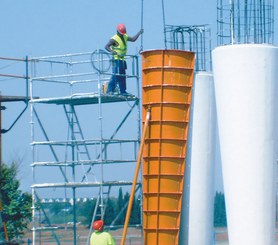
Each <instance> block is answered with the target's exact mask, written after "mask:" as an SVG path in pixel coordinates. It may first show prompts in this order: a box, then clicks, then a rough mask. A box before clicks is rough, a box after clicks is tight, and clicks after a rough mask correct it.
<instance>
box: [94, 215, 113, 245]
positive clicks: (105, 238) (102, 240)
mask: <svg viewBox="0 0 278 245" xmlns="http://www.w3.org/2000/svg"><path fill="white" fill-rule="evenodd" d="M93 228H94V232H93V233H92V235H91V237H90V245H115V241H114V238H113V237H112V236H111V234H110V233H109V232H106V231H103V228H104V222H103V220H96V221H95V222H94V223H93Z"/></svg>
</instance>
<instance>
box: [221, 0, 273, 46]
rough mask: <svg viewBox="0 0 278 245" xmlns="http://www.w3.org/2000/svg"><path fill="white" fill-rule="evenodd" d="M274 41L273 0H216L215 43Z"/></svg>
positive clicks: (268, 42)
mask: <svg viewBox="0 0 278 245" xmlns="http://www.w3.org/2000/svg"><path fill="white" fill-rule="evenodd" d="M273 42H274V0H229V1H228V0H217V43H218V45H226V44H243V43H266V44H273Z"/></svg>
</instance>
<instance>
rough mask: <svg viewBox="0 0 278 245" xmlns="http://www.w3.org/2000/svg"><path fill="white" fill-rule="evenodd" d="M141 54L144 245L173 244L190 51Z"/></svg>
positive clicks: (191, 65)
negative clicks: (145, 125) (147, 117)
mask: <svg viewBox="0 0 278 245" xmlns="http://www.w3.org/2000/svg"><path fill="white" fill-rule="evenodd" d="M142 57H143V58H142V69H143V72H142V73H143V75H142V78H143V82H142V85H143V91H142V104H143V118H145V115H146V112H147V109H148V108H149V107H150V109H151V119H150V122H149V130H148V134H147V136H146V138H145V142H144V143H145V145H144V151H143V229H144V245H154V244H159V245H163V244H171V245H174V244H178V240H179V229H180V217H181V209H182V193H183V182H184V173H185V156H186V142H187V135H188V126H189V115H190V104H191V97H192V96H191V95H192V83H193V76H194V62H195V59H194V53H192V52H186V51H180V50H152V51H144V52H143V53H142ZM143 123H144V122H143Z"/></svg>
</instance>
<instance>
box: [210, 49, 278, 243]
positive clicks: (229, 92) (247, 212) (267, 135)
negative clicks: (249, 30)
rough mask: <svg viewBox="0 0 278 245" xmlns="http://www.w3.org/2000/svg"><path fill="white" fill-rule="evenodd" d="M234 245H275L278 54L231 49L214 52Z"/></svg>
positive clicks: (220, 130)
mask: <svg viewBox="0 0 278 245" xmlns="http://www.w3.org/2000/svg"><path fill="white" fill-rule="evenodd" d="M212 60H213V71H214V82H215V95H216V108H217V117H218V127H219V138H220V150H221V158H222V170H223V183H224V191H225V198H226V199H225V201H226V210H227V221H228V232H229V241H230V242H229V244H230V245H247V244H256V245H273V244H274V234H275V173H276V159H277V138H278V137H277V130H278V120H277V112H278V111H277V109H278V48H277V47H274V46H271V45H262V44H241V45H229V46H222V47H218V48H216V49H215V50H214V51H213V52H212Z"/></svg>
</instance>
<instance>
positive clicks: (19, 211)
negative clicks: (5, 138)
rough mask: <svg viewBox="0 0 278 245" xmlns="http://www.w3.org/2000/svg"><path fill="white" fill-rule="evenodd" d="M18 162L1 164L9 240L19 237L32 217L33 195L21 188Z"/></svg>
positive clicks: (2, 190) (5, 219)
mask: <svg viewBox="0 0 278 245" xmlns="http://www.w3.org/2000/svg"><path fill="white" fill-rule="evenodd" d="M17 167H18V166H17V164H16V163H12V164H11V165H10V166H8V165H6V164H3V163H2V165H1V182H0V190H1V195H2V205H3V221H5V222H6V225H7V230H8V236H9V240H12V239H14V238H19V237H20V235H21V234H23V230H24V229H25V228H27V225H28V224H29V222H30V221H31V219H32V209H31V206H32V196H31V194H29V193H22V191H21V190H19V185H20V182H19V181H18V180H17V179H16V175H17V169H18V168H17Z"/></svg>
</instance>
